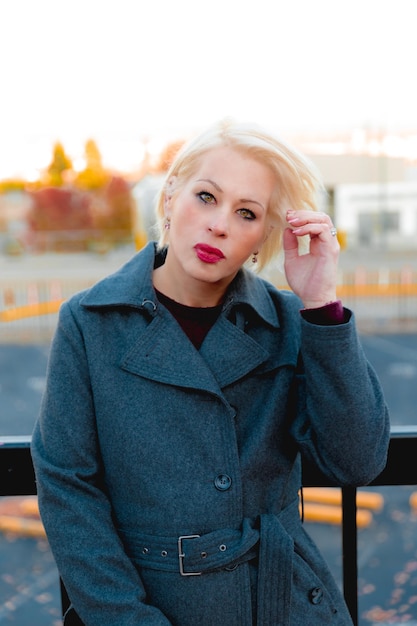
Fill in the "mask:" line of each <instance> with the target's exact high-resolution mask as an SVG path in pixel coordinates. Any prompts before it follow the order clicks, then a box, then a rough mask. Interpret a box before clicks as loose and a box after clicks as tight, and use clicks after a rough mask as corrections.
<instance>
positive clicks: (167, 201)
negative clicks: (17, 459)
mask: <svg viewBox="0 0 417 626" xmlns="http://www.w3.org/2000/svg"><path fill="white" fill-rule="evenodd" d="M176 186H177V177H176V176H171V178H170V179H169V180H168V182H167V183H166V185H165V198H164V213H165V217H170V215H171V200H172V196H173V194H174V192H175V188H176Z"/></svg>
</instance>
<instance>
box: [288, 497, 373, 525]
mask: <svg viewBox="0 0 417 626" xmlns="http://www.w3.org/2000/svg"><path fill="white" fill-rule="evenodd" d="M300 514H301V507H300ZM372 519H373V517H372V513H371V512H370V511H368V510H366V509H358V510H357V511H356V524H357V526H358V528H365V527H366V526H369V525H370V524H371V523H372ZM304 520H305V521H306V522H323V523H325V524H341V523H342V509H341V507H339V506H331V505H325V504H312V503H311V502H309V503H306V504H305V505H304Z"/></svg>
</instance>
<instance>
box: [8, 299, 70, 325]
mask: <svg viewBox="0 0 417 626" xmlns="http://www.w3.org/2000/svg"><path fill="white" fill-rule="evenodd" d="M63 301H64V300H63V299H61V300H52V301H51V302H38V303H34V304H26V305H22V306H17V307H14V308H13V309H5V310H4V311H0V322H14V321H16V320H20V319H23V318H26V317H38V316H39V315H50V314H51V313H58V311H59V309H60V306H61V304H62V303H63Z"/></svg>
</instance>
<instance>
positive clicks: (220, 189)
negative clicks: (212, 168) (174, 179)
mask: <svg viewBox="0 0 417 626" xmlns="http://www.w3.org/2000/svg"><path fill="white" fill-rule="evenodd" d="M197 182H198V183H210V185H213V187H214V188H215V189H217V191H220V192H221V193H223V189H222V188H221V187H219V185H218V184H217V183H215V182H214V180H211V179H210V178H199V179H198V180H197ZM239 202H251V203H252V204H257V205H258V206H260V207H261V209H263V210H264V211H265V207H264V205H263V204H261V203H260V202H258V201H257V200H251V199H250V198H240V200H239Z"/></svg>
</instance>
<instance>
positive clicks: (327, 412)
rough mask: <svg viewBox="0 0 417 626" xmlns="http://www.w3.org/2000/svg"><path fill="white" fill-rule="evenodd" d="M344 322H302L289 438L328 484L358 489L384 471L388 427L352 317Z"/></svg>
mask: <svg viewBox="0 0 417 626" xmlns="http://www.w3.org/2000/svg"><path fill="white" fill-rule="evenodd" d="M349 313H350V312H349ZM348 317H349V321H348V322H347V323H344V324H339V325H335V326H320V325H316V324H311V323H309V322H307V321H306V320H304V319H301V363H302V364H301V367H300V371H299V374H298V376H297V411H296V417H295V420H294V421H293V424H292V428H291V432H292V435H293V437H294V438H295V439H296V441H297V444H298V447H299V448H300V450H301V453H302V455H303V456H304V457H305V458H307V459H308V460H309V461H310V462H313V463H315V464H316V465H317V466H318V467H319V469H320V470H321V471H322V472H323V473H324V474H325V475H326V476H327V477H328V478H329V479H330V480H331V481H332V482H334V483H335V484H338V485H342V486H343V485H356V486H359V485H366V484H368V483H369V482H371V481H372V480H373V479H374V478H376V476H378V474H379V473H380V472H381V471H382V470H383V469H384V467H385V464H386V459H387V452H388V445H389V437H390V423H389V413H388V408H387V406H386V403H385V400H384V395H383V391H382V389H381V386H380V383H379V381H378V378H377V376H376V374H375V371H374V369H373V368H372V366H371V365H370V363H369V362H368V361H367V359H366V356H365V354H364V352H363V349H362V346H361V344H360V341H359V337H358V335H357V331H356V328H355V320H354V316H353V314H351V315H350V316H348Z"/></svg>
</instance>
